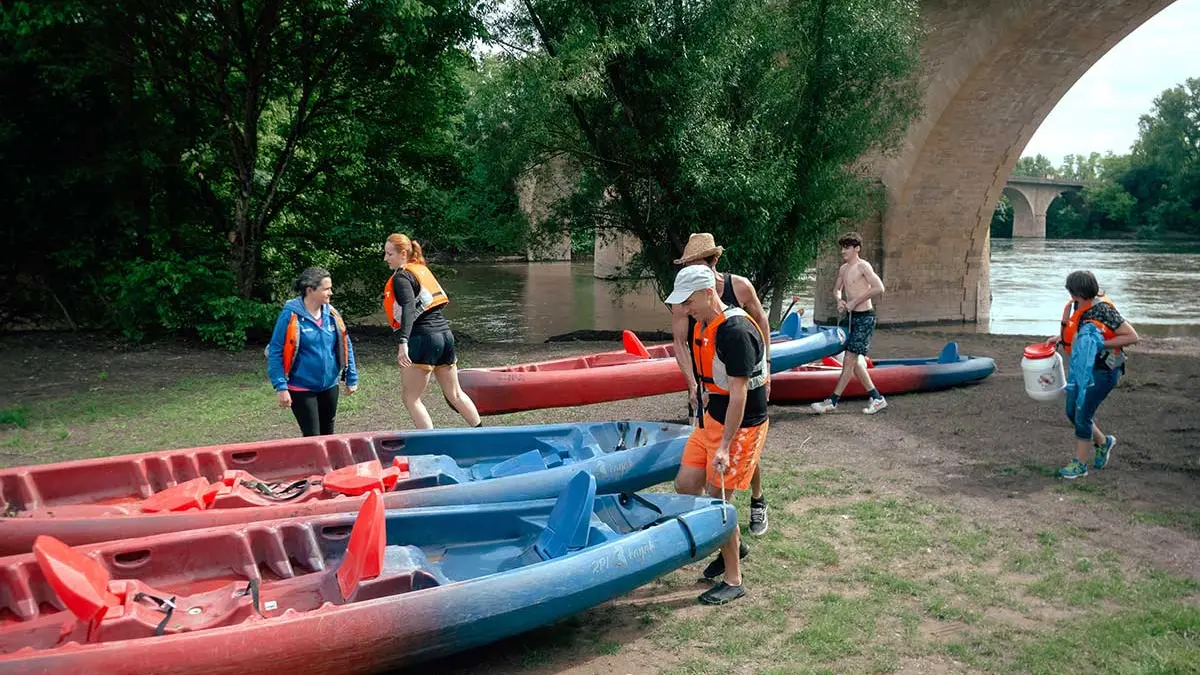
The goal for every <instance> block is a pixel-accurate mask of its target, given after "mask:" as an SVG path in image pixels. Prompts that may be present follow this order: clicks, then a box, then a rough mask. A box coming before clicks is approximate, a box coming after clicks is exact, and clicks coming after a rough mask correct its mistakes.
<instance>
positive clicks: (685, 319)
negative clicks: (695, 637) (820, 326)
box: [667, 232, 771, 578]
mask: <svg viewBox="0 0 1200 675" xmlns="http://www.w3.org/2000/svg"><path fill="white" fill-rule="evenodd" d="M724 252H725V247H723V246H717V243H716V241H715V240H714V239H713V236H712V234H710V233H708V232H696V233H694V234H692V235H691V236H689V237H688V241H687V245H686V246H684V247H683V254H682V255H680V256H679V258H677V259H676V260H675V264H676V265H685V266H689V265H703V266H705V267H707V268H709V269H710V270H712V272H713V277H714V278H715V279H716V287H715V288H716V293H717V296H718V297H719V298H720V300H721V302H722V303H724V304H725V305H726V306H728V307H737V308H740V309H743V310H745V311H746V314H747V315H749V317H750V319H752V320H753V321H754V323H755V325H756V326H757V327H758V330H759V333H761V335H762V338H763V346H764V348H765V349H766V353H767V364H768V368H767V370H768V372H767V382H766V385H765V386H766V388H765V390H764V392H765V394H766V397H767V398H768V399H769V398H770V396H771V374H770V372H769V371H770V368H769V366H770V363H771V334H770V324H769V323H767V313H766V312H765V311H763V306H762V303H761V302H760V301H759V299H758V293H757V292H756V291H755V290H754V284H752V283H750V280H749V279H747V278H746V277H743V276H738V275H736V274H729V273H725V274H718V273H717V261H718V260H720V259H721V254H722V253H724ZM667 304H670V305H673V306H672V308H671V336H672V338H673V339H674V342H675V361H676V362H677V363H678V364H679V370H681V371H683V376H684V378H686V379H687V383H688V401H689V404H690V406H691V410H693V411H695V413H696V419H697V420H700V419H703V417H702V415H703V409H704V408H703V404H704V400H703V393H702V391H701V390H700V389H699V388H698V387H697V385H696V371H695V367H694V364H693V361H692V349H691V346H690V344H689V340H688V337H689V336H690V335H691V334H692V331H693V330H694V328H695V325H696V323H695V319H693V318H691V317H690V316H689V315H688V313H687V312H686V311H684V310H683V308H682V307H681V306H679V305H678V304H674V303H671V302H670V301H668V302H667ZM693 487H694V493H695V494H699V492H700V489H701V487H702V486H700V485H696V486H693ZM767 527H768V522H767V499H766V495H764V494H763V487H762V470H761V469H760V468H757V467H756V468H755V470H754V478H753V480H752V481H751V483H750V534H753V535H756V536H757V535H762V534H766V532H767ZM742 550H743V553H742V556H745V555H746V553H745V551H747V550H748V549H745V548H743V549H742ZM719 562H720V559H718V561H717V563H719ZM717 563H714V564H717ZM720 573H721V572H720V570H715V574H713V575H712V576H713V577H715V576H718V575H720ZM705 576H706V577H708V576H709V575H708V574H705ZM709 578H712V577H709Z"/></svg>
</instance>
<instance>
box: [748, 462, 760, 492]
mask: <svg viewBox="0 0 1200 675" xmlns="http://www.w3.org/2000/svg"><path fill="white" fill-rule="evenodd" d="M750 496H751V497H753V498H754V499H762V496H763V488H762V463H761V462H760V463H759V464H758V466H756V467H754V476H753V477H752V478H751V479H750Z"/></svg>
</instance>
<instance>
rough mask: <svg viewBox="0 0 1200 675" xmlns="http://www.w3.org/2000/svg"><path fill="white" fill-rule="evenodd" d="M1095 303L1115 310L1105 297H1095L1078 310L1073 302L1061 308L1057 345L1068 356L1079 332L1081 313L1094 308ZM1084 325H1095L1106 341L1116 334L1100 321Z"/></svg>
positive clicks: (1089, 321) (1089, 320)
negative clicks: (1061, 315)
mask: <svg viewBox="0 0 1200 675" xmlns="http://www.w3.org/2000/svg"><path fill="white" fill-rule="evenodd" d="M1097 302H1103V303H1107V304H1108V305H1109V306H1111V307H1113V308H1114V309H1115V308H1116V305H1114V304H1113V301H1112V300H1109V298H1108V296H1107V295H1100V296H1097V297H1096V299H1095V300H1093V301H1091V302H1089V303H1087V304H1086V305H1084V306H1082V307H1079V308H1076V307H1075V302H1074V301H1071V302H1068V303H1067V304H1066V306H1065V307H1063V318H1062V331H1061V332H1060V333H1059V344H1061V345H1062V346H1063V350H1065V351H1066V352H1067V353H1068V354H1070V353H1071V343H1072V342H1074V341H1075V334H1076V333H1078V332H1079V321H1080V319H1081V318H1083V313H1084V312H1086V311H1088V310H1089V309H1091V308H1092V307H1094V306H1095V304H1096V303H1097ZM1086 323H1091V324H1095V326H1096V327H1097V328H1099V329H1100V333H1101V334H1102V335H1103V336H1104V339H1105V340H1106V341H1107V340H1111V339H1113V338H1114V337H1116V336H1117V332H1116V331H1114V330H1113V329H1111V328H1109V327H1108V326H1106V325H1104V322H1102V321H1097V320H1095V319H1088V320H1087V321H1086ZM1112 351H1114V352H1120V351H1121V349H1120V348H1119V347H1118V348H1114V349H1113V350H1112Z"/></svg>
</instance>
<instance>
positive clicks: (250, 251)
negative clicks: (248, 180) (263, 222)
mask: <svg viewBox="0 0 1200 675" xmlns="http://www.w3.org/2000/svg"><path fill="white" fill-rule="evenodd" d="M233 227H234V229H233V241H232V242H231V243H232V244H233V251H232V258H233V275H234V283H235V284H236V286H237V294H238V297H239V298H241V299H243V300H249V299H250V298H251V296H252V295H253V293H254V282H255V278H256V276H257V274H256V273H257V271H258V270H257V267H258V252H257V251H258V237H256V236H254V233H253V232H251V228H252V224H251V222H250V193H249V191H248V190H242V192H241V194H239V195H238V197H237V201H236V202H235V205H234V214H233Z"/></svg>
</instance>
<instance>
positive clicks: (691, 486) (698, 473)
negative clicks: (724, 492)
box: [675, 466, 720, 496]
mask: <svg viewBox="0 0 1200 675" xmlns="http://www.w3.org/2000/svg"><path fill="white" fill-rule="evenodd" d="M704 478H705V472H704V469H702V468H700V467H695V466H681V467H679V473H677V474H675V492H678V493H679V494H681V495H697V496H698V495H701V494H704ZM718 496H720V493H719V491H718Z"/></svg>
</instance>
